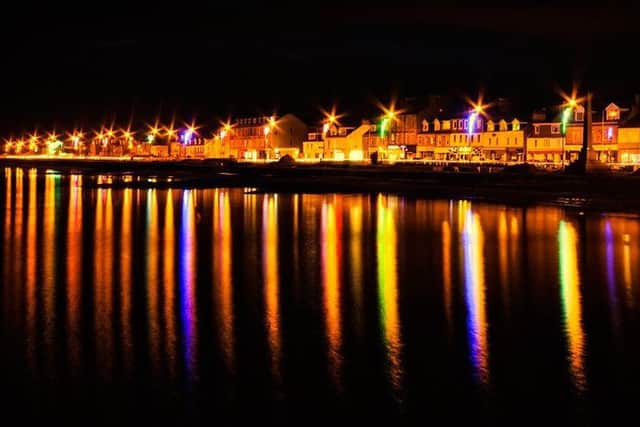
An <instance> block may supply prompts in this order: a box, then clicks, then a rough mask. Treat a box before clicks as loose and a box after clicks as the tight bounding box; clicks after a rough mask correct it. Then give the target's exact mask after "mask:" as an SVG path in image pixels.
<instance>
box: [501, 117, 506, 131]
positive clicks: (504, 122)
mask: <svg viewBox="0 0 640 427" xmlns="http://www.w3.org/2000/svg"><path fill="white" fill-rule="evenodd" d="M500 130H507V122H506V121H504V119H502V120H500Z"/></svg>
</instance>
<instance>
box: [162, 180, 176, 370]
mask: <svg viewBox="0 0 640 427" xmlns="http://www.w3.org/2000/svg"><path fill="white" fill-rule="evenodd" d="M162 261H163V270H162V278H163V283H164V325H165V336H166V338H165V352H166V354H167V363H168V370H169V375H170V376H171V377H172V378H173V377H174V376H175V374H176V345H177V339H176V326H175V314H174V310H175V303H174V302H175V277H176V272H175V220H174V214H173V191H172V190H171V189H169V190H168V191H167V204H166V207H165V214H164V255H163V257H162Z"/></svg>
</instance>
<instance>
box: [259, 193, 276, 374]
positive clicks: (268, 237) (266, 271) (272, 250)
mask: <svg viewBox="0 0 640 427" xmlns="http://www.w3.org/2000/svg"><path fill="white" fill-rule="evenodd" d="M262 269H263V277H264V298H265V322H266V326H267V334H268V341H269V348H270V351H271V371H272V374H273V376H274V379H275V380H276V382H280V358H281V337H280V302H279V297H280V290H279V287H280V284H279V278H278V196H277V195H265V196H264V199H263V204H262Z"/></svg>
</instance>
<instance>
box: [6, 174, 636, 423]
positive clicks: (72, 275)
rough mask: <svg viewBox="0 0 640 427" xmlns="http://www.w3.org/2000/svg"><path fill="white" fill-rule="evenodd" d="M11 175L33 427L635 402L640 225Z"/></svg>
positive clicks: (15, 265)
mask: <svg viewBox="0 0 640 427" xmlns="http://www.w3.org/2000/svg"><path fill="white" fill-rule="evenodd" d="M82 180H83V177H82V176H79V175H59V174H56V173H53V172H49V173H45V171H39V172H36V171H35V170H26V169H24V170H23V169H8V168H7V169H4V170H3V171H2V177H1V178H0V218H1V221H0V226H1V229H0V233H1V236H2V239H1V245H0V251H1V258H0V259H1V260H2V264H1V276H0V277H1V280H2V287H1V294H0V301H1V307H0V308H1V310H0V347H1V348H2V352H1V356H0V370H1V371H0V373H1V374H2V378H3V385H4V389H5V393H6V394H7V396H8V397H7V398H5V400H4V402H3V406H4V407H5V410H4V412H5V414H7V416H8V414H15V415H17V416H18V417H20V418H19V419H21V420H22V421H47V422H52V421H69V422H85V423H87V424H88V425H91V424H96V423H105V424H128V423H135V422H141V423H158V422H160V423H172V424H188V423H196V424H200V423H202V424H216V423H222V424H235V423H237V424H240V423H245V422H249V421H252V420H253V419H254V418H255V417H259V419H260V420H261V422H260V423H259V424H264V423H267V422H269V421H274V422H284V423H292V424H299V423H302V424H304V423H306V424H315V423H319V424H326V423H338V422H341V421H342V422H349V423H353V422H370V421H385V422H387V421H388V422H393V421H394V420H395V421H397V420H400V421H407V422H409V423H415V424H425V423H429V422H433V423H435V424H440V423H443V422H447V423H448V422H457V421H461V420H466V421H471V422H476V423H497V424H508V425H521V424H528V423H532V424H533V423H539V422H547V423H551V422H554V421H563V422H567V423H569V424H584V423H594V424H601V423H606V422H611V421H614V420H615V419H616V418H621V417H622V416H624V415H633V414H634V412H633V411H634V408H635V405H636V403H635V402H636V400H637V399H636V397H637V393H638V391H637V390H638V389H639V387H638V386H639V385H640V363H639V362H638V361H639V360H640V346H639V343H640V331H639V330H638V327H639V326H640V323H639V321H640V319H639V317H638V314H639V313H640V311H639V310H640V289H639V288H638V286H637V284H636V283H637V282H638V279H639V278H640V265H639V249H640V246H639V239H640V234H639V233H640V220H639V219H638V218H637V217H634V216H618V215H609V214H606V213H604V214H588V215H580V214H578V213H574V212H572V211H564V210H563V209H559V208H553V207H529V208H514V207H509V206H502V205H489V204H481V203H475V202H469V201H458V200H415V199H405V198H400V197H395V196H390V195H384V194H379V195H359V194H348V195H347V194H345V195H340V194H326V195H310V194H253V193H251V192H250V191H248V189H247V190H243V189H211V190H176V189H174V190H154V189H144V190H132V189H124V190H123V189H118V190H116V189H97V190H96V189H83V188H82Z"/></svg>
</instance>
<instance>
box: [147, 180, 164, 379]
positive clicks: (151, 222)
mask: <svg viewBox="0 0 640 427" xmlns="http://www.w3.org/2000/svg"><path fill="white" fill-rule="evenodd" d="M145 245H146V272H145V275H146V281H147V284H146V290H147V322H148V332H149V336H148V339H149V357H150V360H151V366H152V369H153V370H154V371H155V372H157V371H158V359H159V354H160V353H159V352H160V326H159V318H158V316H159V313H158V245H159V237H158V200H157V194H156V190H155V189H150V190H147V236H146V243H145Z"/></svg>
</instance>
